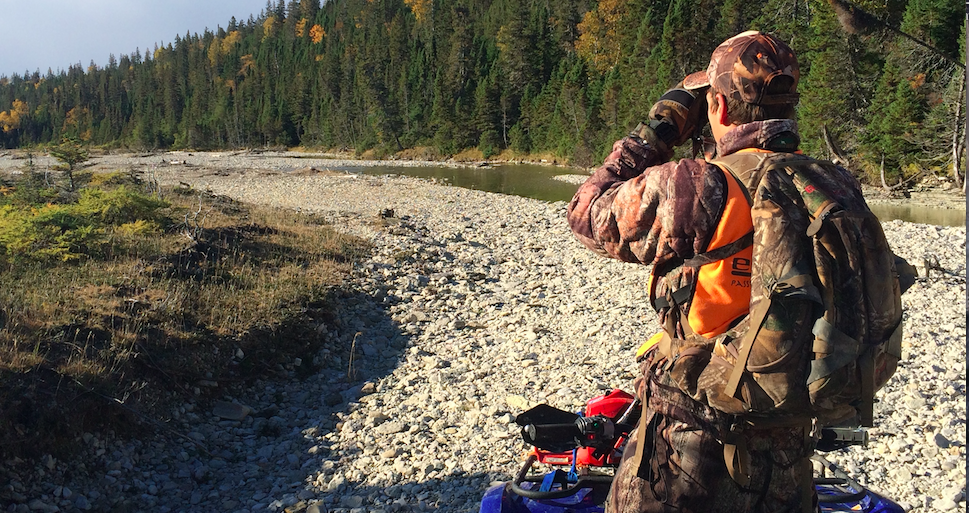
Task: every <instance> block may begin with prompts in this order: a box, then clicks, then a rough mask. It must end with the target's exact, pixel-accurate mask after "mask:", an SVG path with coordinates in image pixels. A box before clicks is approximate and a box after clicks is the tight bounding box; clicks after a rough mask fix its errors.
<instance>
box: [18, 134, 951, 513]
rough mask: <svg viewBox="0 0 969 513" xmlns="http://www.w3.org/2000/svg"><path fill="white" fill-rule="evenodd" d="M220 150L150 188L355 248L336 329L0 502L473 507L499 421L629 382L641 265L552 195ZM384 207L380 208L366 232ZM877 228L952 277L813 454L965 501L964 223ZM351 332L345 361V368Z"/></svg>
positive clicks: (503, 441)
mask: <svg viewBox="0 0 969 513" xmlns="http://www.w3.org/2000/svg"><path fill="white" fill-rule="evenodd" d="M199 155H200V156H198V157H196V156H195V154H193V155H188V154H186V153H178V154H177V158H174V157H173V159H174V160H184V161H186V162H190V161H191V162H193V163H195V162H196V160H195V159H197V160H198V164H197V165H203V164H204V163H205V160H204V159H206V158H209V156H206V155H204V154H199ZM153 158H154V159H155V161H157V160H158V158H159V157H157V156H155V157H153ZM150 162H153V160H152V157H147V158H144V159H132V160H131V161H130V165H131V166H135V167H137V166H144V165H147V164H148V163H150ZM219 162H220V164H219V165H220V169H225V170H227V173H228V176H222V175H226V174H227V173H219V174H215V173H208V174H205V173H195V174H192V175H191V176H189V175H187V174H186V173H187V172H186V170H185V169H184V168H183V167H177V168H175V167H159V168H157V169H156V170H155V171H156V173H157V176H158V179H159V180H160V181H162V182H163V183H170V184H177V183H178V182H179V181H185V182H186V183H192V184H193V186H194V187H195V188H196V189H198V190H206V189H209V190H212V191H213V192H214V193H216V194H223V195H226V196H229V197H233V198H236V199H239V200H242V201H248V202H255V203H263V204H273V205H278V206H282V207H285V208H299V209H301V210H302V211H305V212H314V213H317V214H320V215H322V216H323V217H324V218H326V219H329V220H330V221H331V222H333V223H334V225H335V226H336V227H338V228H339V229H340V230H344V231H346V232H348V233H351V234H354V235H357V236H360V237H364V238H366V239H367V240H369V241H370V242H371V247H372V250H371V251H372V252H371V254H370V255H369V256H368V257H367V258H366V259H364V260H363V261H361V262H358V263H355V264H354V265H353V266H352V269H351V271H350V276H349V277H348V278H347V283H346V284H345V286H344V287H343V290H344V292H343V293H342V295H339V294H338V297H337V301H335V307H334V308H335V309H336V311H335V312H334V314H333V318H334V319H336V321H335V322H333V323H330V324H321V325H320V327H319V328H318V331H319V332H320V333H325V334H326V336H327V340H329V342H328V343H327V344H326V346H325V347H323V348H322V349H321V351H320V353H319V354H318V355H304V356H303V359H302V362H300V363H301V366H300V370H302V369H305V368H306V367H307V365H306V364H307V363H309V362H310V361H313V362H314V368H318V370H317V371H315V372H314V373H313V374H311V375H310V376H308V377H305V376H304V377H302V378H300V377H298V376H297V373H296V371H295V368H296V365H295V364H296V362H295V361H294V362H293V364H292V365H291V366H290V367H289V368H286V367H281V368H280V369H278V370H279V371H280V374H283V375H285V374H286V373H288V375H289V377H288V378H287V377H283V378H272V379H267V380H261V381H258V382H255V383H252V384H250V385H249V386H246V387H239V388H233V387H232V386H230V385H228V384H220V388H219V390H220V391H222V392H224V393H225V394H226V395H225V397H223V399H222V402H220V403H215V404H208V405H206V404H202V403H197V402H196V401H195V400H194V399H192V400H189V401H188V402H186V404H185V407H184V408H183V410H184V411H181V410H180V411H179V415H178V417H177V418H173V420H172V421H171V423H170V425H169V426H168V427H169V428H170V429H171V430H172V431H174V432H177V433H180V434H181V435H183V436H166V435H165V434H164V433H159V434H158V435H157V436H154V437H151V438H146V439H144V440H132V439H122V438H118V437H117V436H115V435H114V434H112V433H85V434H84V435H82V436H81V438H80V440H79V445H81V447H80V448H79V452H80V453H81V454H80V455H79V456H78V459H77V462H68V461H61V460H60V459H58V460H57V461H54V460H53V459H52V458H49V459H38V460H37V461H20V462H0V481H4V479H5V477H6V476H11V477H10V479H9V482H10V485H9V487H8V488H7V489H4V490H0V503H6V501H8V500H9V499H10V498H11V497H15V496H14V495H12V494H20V495H19V497H21V498H22V499H23V500H21V501H17V503H18V504H20V505H22V506H24V507H27V508H28V509H30V508H33V507H34V506H36V507H37V508H38V509H34V510H35V511H41V509H40V508H42V507H53V508H62V509H64V510H71V511H73V510H79V511H83V510H95V511H104V510H112V509H124V507H121V506H119V504H121V503H122V501H126V500H130V501H134V502H131V503H127V504H129V506H127V509H132V510H156V511H289V510H292V511H304V510H305V511H307V512H315V511H328V510H329V511H341V512H344V513H345V512H352V511H433V510H439V511H448V512H451V511H454V512H472V511H477V510H478V505H479V502H480V500H481V496H482V494H483V493H484V491H485V490H486V489H487V488H488V486H489V485H490V484H491V483H492V482H501V481H506V480H508V479H510V478H511V477H512V476H513V475H514V474H515V473H517V471H518V466H519V465H520V461H521V454H522V452H523V450H524V449H525V446H524V444H523V443H522V442H521V440H520V438H519V437H518V435H517V426H516V425H515V424H514V423H513V422H514V419H515V416H516V415H518V414H520V413H521V412H522V411H524V410H526V409H528V408H530V407H531V406H533V405H535V404H538V403H542V402H548V403H549V404H551V405H553V406H556V407H558V408H562V409H566V410H576V409H579V408H581V407H582V406H583V405H584V403H585V402H586V400H588V399H590V398H592V397H594V396H597V395H601V394H602V393H604V392H607V391H609V390H611V389H612V388H624V389H626V390H628V389H629V388H630V387H631V380H632V379H633V377H634V375H635V373H636V365H635V362H634V360H633V354H634V352H635V350H636V348H637V347H638V346H639V345H640V344H641V343H642V341H643V340H644V339H645V338H647V337H649V336H650V335H652V334H653V333H655V331H656V330H657V329H658V328H657V326H656V324H655V321H654V315H655V314H654V313H653V312H652V309H651V308H650V307H649V305H648V301H647V300H646V289H645V287H644V284H645V283H646V280H647V278H648V274H649V268H647V267H644V266H636V265H630V264H623V263H621V262H617V261H613V260H608V259H605V258H602V257H600V256H598V255H596V254H594V253H593V252H591V251H589V250H587V249H585V248H584V247H582V246H581V245H580V244H579V243H578V242H577V241H576V239H575V238H574V237H573V236H572V234H571V232H570V231H569V228H568V226H567V225H566V223H565V219H564V215H565V203H562V202H558V203H545V202H541V201H536V200H530V199H525V198H518V197H512V196H502V195H497V194H489V193H484V192H479V191H471V190H464V189H457V188H452V187H447V186H442V185H438V184H434V183H431V182H428V181H422V180H418V179H413V178H405V177H392V176H385V177H369V176H360V177H356V178H348V176H349V175H341V176H325V175H307V174H300V175H299V176H296V175H293V176H289V175H280V174H278V173H276V174H275V176H269V175H268V174H267V173H264V172H262V171H259V170H256V169H253V168H252V166H253V160H252V159H251V158H248V159H247V160H242V157H234V156H225V157H224V158H223V159H221V160H219ZM259 162H260V164H259V165H260V166H267V168H264V169H272V170H275V171H279V170H287V168H286V166H295V167H293V168H294V169H295V168H296V167H305V166H306V165H312V166H314V167H316V168H318V169H325V168H326V167H327V166H326V165H324V164H319V163H316V162H313V163H306V162H298V163H294V162H289V161H283V160H282V159H277V158H276V157H273V156H268V155H267V156H266V158H265V159H260V161H259ZM287 162H288V163H287ZM223 164H224V165H223ZM273 166H275V167H273ZM118 168H126V166H119V167H118ZM387 209H390V210H393V213H394V216H395V217H394V218H390V219H385V221H386V222H383V223H374V219H376V218H377V215H378V214H379V213H380V211H382V210H387ZM884 226H885V230H886V233H887V235H888V238H889V242H890V243H891V244H892V247H893V249H895V251H896V252H897V253H898V254H900V255H901V256H903V257H905V258H906V259H908V260H909V261H910V262H913V263H916V264H919V265H920V264H921V262H922V261H923V260H924V259H926V258H929V257H932V258H937V259H938V261H939V263H940V265H941V266H942V267H943V268H945V269H947V270H948V271H951V273H950V274H949V275H945V276H942V275H939V274H938V273H936V274H934V275H933V276H932V278H931V279H925V278H922V279H920V280H919V281H918V282H917V283H916V284H915V285H914V286H913V287H912V290H910V291H909V292H908V293H906V294H905V296H903V299H902V301H903V306H904V307H905V309H906V316H905V339H904V340H905V353H906V356H905V358H904V360H903V361H902V362H901V363H900V365H899V369H898V371H897V372H896V374H895V376H894V377H893V378H892V379H891V380H890V381H889V382H888V384H887V385H886V386H885V387H884V389H883V390H881V391H880V392H879V394H878V399H879V402H878V404H876V407H875V416H876V420H875V424H876V426H877V427H876V428H875V429H873V430H872V432H871V439H872V443H871V445H870V447H869V448H860V447H852V448H848V449H844V450H841V451H836V452H834V453H830V454H829V455H827V457H828V458H829V459H830V460H831V461H833V462H835V463H836V464H838V465H839V466H841V467H842V468H845V469H848V470H849V471H850V472H851V473H852V475H854V476H856V477H858V478H859V479H861V480H863V481H865V482H866V483H867V484H868V485H869V486H871V487H872V488H873V489H875V490H879V491H885V492H888V494H889V495H890V496H891V497H892V498H893V499H894V500H896V501H897V502H899V503H905V504H907V505H909V506H910V507H909V509H912V508H915V509H916V511H920V509H919V508H923V509H922V510H925V511H930V510H953V509H962V510H964V509H965V493H964V490H965V469H966V459H965V446H966V434H965V425H966V396H965V393H966V382H965V375H966V369H965V365H964V362H965V361H966V354H965V343H964V342H965V339H966V315H965V312H966V308H965V297H966V289H965V274H966V270H965V269H966V261H965V249H966V248H965V242H966V232H965V228H962V227H960V228H945V227H935V226H928V225H918V224H912V223H904V222H901V221H891V222H887V223H884ZM358 333H359V335H357V334H358ZM355 339H356V342H357V345H356V351H357V352H356V353H355V354H354V355H353V362H354V367H355V370H356V371H357V372H358V373H359V374H358V375H357V376H351V378H352V379H351V380H350V381H348V379H347V377H348V376H347V365H348V362H350V360H351V354H350V351H349V349H350V347H351V345H352V344H353V342H354V340H355ZM233 351H234V352H235V354H236V357H237V358H243V357H247V358H248V357H251V355H249V356H246V355H244V354H242V353H239V352H238V351H235V350H233ZM240 355H241V356H240ZM936 369H938V370H936ZM185 437H188V439H186V438H185ZM933 451H934V452H933ZM79 462H83V465H80V464H79ZM930 462H931V463H934V465H930ZM112 465H116V468H112ZM40 471H42V472H43V474H41V473H39V472H40ZM108 472H111V473H110V474H109V473H108ZM99 473H100V474H99ZM933 473H934V474H933ZM109 478H110V479H109ZM15 483H16V484H15ZM56 487H61V489H60V494H59V496H58V495H57V494H53V490H55V488H56ZM45 494H46V495H45ZM51 495H54V496H55V499H57V500H56V501H51V500H50V497H51ZM45 497H46V499H45ZM57 497H59V499H58V498H57ZM314 501H317V502H314ZM51 502H57V505H54V504H52V503H51ZM310 502H313V504H308V503H310ZM943 506H944V507H946V508H948V509H943ZM45 510H46V509H45Z"/></svg>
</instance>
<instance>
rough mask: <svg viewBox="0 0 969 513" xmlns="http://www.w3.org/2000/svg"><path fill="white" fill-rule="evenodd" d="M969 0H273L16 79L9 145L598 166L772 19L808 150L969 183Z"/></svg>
mask: <svg viewBox="0 0 969 513" xmlns="http://www.w3.org/2000/svg"><path fill="white" fill-rule="evenodd" d="M962 7H963V6H962V3H961V2H960V1H958V0H856V3H847V2H845V1H844V0H834V2H828V1H824V0H599V1H595V0H556V1H549V0H328V1H324V2H322V3H321V2H320V1H319V0H289V2H286V1H285V0H278V2H277V3H273V2H272V1H270V2H269V3H268V4H267V5H266V7H265V9H264V10H263V11H262V12H261V13H259V14H258V16H256V15H253V16H251V17H250V18H249V19H248V20H244V21H239V20H236V19H232V20H229V21H228V22H227V25H226V26H225V27H217V28H215V29H214V30H206V31H205V32H204V33H203V34H189V33H187V34H185V35H184V36H177V37H175V38H174V41H172V42H171V43H167V44H164V45H162V46H157V47H156V48H153V49H149V50H142V49H133V50H134V51H133V52H132V53H131V54H130V55H121V56H118V57H115V56H112V57H111V58H110V60H109V62H108V63H107V64H106V65H104V66H103V67H102V66H99V65H96V64H95V63H93V62H92V63H91V64H90V65H89V66H87V67H83V66H81V65H80V64H78V65H75V66H71V67H70V68H69V69H67V70H66V71H65V70H61V71H58V72H56V73H54V72H52V71H50V70H48V71H47V72H46V73H41V72H40V71H35V72H27V73H25V74H24V75H22V76H21V75H13V76H10V77H5V76H4V77H0V129H2V130H0V147H3V148H18V147H42V146H44V145H48V144H56V143H59V142H61V141H63V140H65V139H70V140H78V141H82V142H83V143H85V144H89V145H92V146H99V147H104V148H130V149H137V150H155V149H194V150H206V149H226V148H254V147H294V146H304V147H315V148H324V149H342V150H354V151H356V152H358V153H360V152H363V151H371V153H373V154H377V155H378V156H379V155H390V154H393V153H395V152H398V151H400V150H403V149H406V148H417V147H430V148H433V149H434V150H435V151H436V152H437V153H438V154H440V155H452V154H455V153H457V152H461V151H463V150H468V149H475V150H478V151H480V152H481V153H482V154H483V156H484V157H490V156H494V155H497V154H500V153H502V152H504V151H506V150H511V151H513V152H514V153H515V154H547V155H554V156H555V157H556V158H560V159H563V160H567V161H569V162H571V163H573V164H576V165H586V166H588V165H594V164H595V163H597V162H599V161H601V159H602V158H603V156H604V155H605V153H606V152H607V151H608V150H609V148H610V146H611V143H612V141H614V140H615V139H617V138H619V137H621V136H623V135H624V134H626V133H627V132H628V131H629V130H630V128H632V127H633V126H635V125H636V124H637V122H638V121H640V120H641V119H643V118H644V117H645V115H646V113H647V111H648V110H649V108H650V106H651V105H652V102H653V101H654V100H655V99H656V98H658V97H659V95H660V94H662V93H663V92H664V91H665V90H666V89H668V88H669V87H671V86H673V85H674V84H675V83H676V82H677V81H679V80H680V79H682V77H684V76H685V75H686V74H687V73H690V72H693V71H697V70H700V69H704V68H705V67H706V65H707V63H708V61H709V57H710V53H711V52H712V50H713V49H714V48H715V47H716V45H717V44H718V43H719V42H721V41H722V40H724V39H726V38H727V37H729V36H731V35H734V34H736V33H738V32H741V31H743V30H747V29H759V30H763V31H765V32H770V33H773V34H775V35H777V36H779V37H781V38H782V39H784V40H786V41H788V42H789V43H790V44H791V46H792V47H793V48H794V49H795V51H796V52H797V53H798V56H799V59H800V65H801V85H800V91H801V101H800V104H799V106H798V121H799V124H800V127H801V135H802V139H803V143H802V147H803V149H805V151H807V152H809V153H811V154H814V155H816V156H819V157H821V156H823V157H828V158H830V157H831V156H832V152H835V153H841V154H842V155H843V156H846V158H847V159H849V161H850V163H851V165H852V167H853V169H855V170H856V172H857V173H858V174H859V175H864V174H866V173H868V174H869V176H871V177H874V176H877V172H878V170H879V169H884V170H885V171H886V174H887V175H888V178H889V180H890V181H894V182H899V181H902V180H906V179H909V178H910V177H913V176H917V175H921V174H924V173H926V172H929V173H935V174H936V175H948V176H952V177H953V178H954V179H955V180H956V182H957V183H959V181H960V179H961V178H960V176H959V172H960V169H961V167H960V163H961V159H962V158H963V157H962V155H963V154H964V152H965V148H964V144H963V142H964V141H965V110H966V109H965V105H964V104H965V102H964V98H965V82H964V76H965V75H964V69H963V68H962V67H961V63H962V62H964V61H965V45H964V44H963V42H964V41H965V28H964V24H963V21H964V18H963V9H962ZM852 14H854V16H852ZM889 27H890V28H889ZM902 33H904V34H902ZM903 36H904V37H903ZM914 40H918V41H914ZM928 47H933V48H934V49H929V48H928ZM960 185H961V184H960Z"/></svg>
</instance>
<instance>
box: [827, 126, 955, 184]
mask: <svg viewBox="0 0 969 513" xmlns="http://www.w3.org/2000/svg"><path fill="white" fill-rule="evenodd" d="M956 117H959V116H958V114H956ZM821 134H822V135H823V136H824V144H826V145H827V146H828V153H830V154H831V155H834V159H833V160H834V163H835V164H838V165H839V166H844V167H851V166H850V163H849V162H848V157H847V156H845V153H844V150H842V149H841V147H840V146H838V142H837V141H835V140H834V137H832V136H831V132H829V131H828V125H826V124H825V125H821ZM884 167H885V166H884V164H882V168H884ZM884 181H885V178H884V174H883V175H882V182H884Z"/></svg>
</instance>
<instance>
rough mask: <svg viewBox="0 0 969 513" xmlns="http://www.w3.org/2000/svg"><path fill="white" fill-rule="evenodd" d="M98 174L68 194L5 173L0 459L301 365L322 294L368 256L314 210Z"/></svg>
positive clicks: (321, 312)
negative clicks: (293, 363) (296, 363)
mask: <svg viewBox="0 0 969 513" xmlns="http://www.w3.org/2000/svg"><path fill="white" fill-rule="evenodd" d="M95 177H96V179H94V180H91V181H90V184H93V185H88V186H87V187H86V188H82V189H79V190H77V191H76V192H74V193H71V194H63V193H62V192H61V191H59V190H58V189H57V187H56V185H55V186H49V185H47V183H46V181H45V180H41V179H39V177H38V176H36V175H33V174H31V173H25V174H24V175H20V176H15V177H5V178H3V179H2V181H3V183H2V188H0V274H2V279H3V283H4V286H3V287H2V289H0V455H15V454H24V453H29V452H30V451H31V450H33V449H41V450H43V451H45V452H50V451H52V450H57V444H58V443H59V442H60V441H63V440H71V439H73V438H74V437H75V436H76V435H77V434H79V433H81V432H83V431H86V430H91V429H94V428H95V427H99V426H100V427H105V424H107V425H109V426H111V427H112V428H114V429H118V428H119V426H120V423H119V422H117V421H119V420H124V421H128V420H131V419H130V416H131V412H140V414H141V415H143V416H144V417H147V418H151V419H164V418H166V413H167V411H169V408H170V407H171V406H172V405H180V404H182V403H184V401H185V399H186V398H187V397H190V396H194V395H198V394H200V393H205V391H206V390H213V388H212V387H211V385H212V384H213V383H217V384H225V383H229V382H235V381H240V380H245V379H248V378H250V377H253V376H264V375H266V374H267V373H273V372H275V371H276V369H278V368H279V366H280V365H281V364H285V363H287V362H289V361H291V360H292V359H293V358H295V357H300V358H301V359H302V361H303V362H304V363H303V365H302V366H301V367H300V369H302V370H304V371H307V372H310V371H312V365H311V364H310V362H312V361H313V360H314V358H313V357H314V355H315V354H316V349H317V348H318V347H319V345H320V344H321V343H322V342H323V341H322V340H320V335H319V332H320V330H318V328H319V327H320V325H321V324H327V323H329V322H330V321H332V320H333V319H332V318H331V315H332V314H331V313H330V308H329V306H328V305H329V304H330V297H331V294H332V293H333V292H334V291H335V290H336V289H337V287H338V286H339V285H340V283H341V281H342V280H343V279H344V277H345V276H346V274H347V271H348V267H349V265H350V262H352V261H353V260H354V259H357V258H359V257H360V256H361V255H363V254H364V253H365V252H366V251H367V248H366V247H365V245H364V244H363V242H362V241H360V240H359V239H354V238H351V237H349V236H346V235H342V234H339V233H337V232H335V231H334V230H332V229H330V228H329V227H328V226H326V225H325V224H324V222H323V221H322V220H321V219H319V218H316V217H313V216H311V215H307V214H299V213H295V212H291V211H282V210H273V209H267V208H257V207H253V206H249V205H245V204H241V203H238V202H235V201H232V200H230V199H227V198H224V197H216V196H212V195H208V194H204V193H200V192H199V191H196V190H193V189H186V188H179V189H173V190H161V191H159V190H158V189H157V188H156V187H155V186H151V184H147V183H144V182H142V181H141V180H140V179H138V177H136V176H131V175H122V174H117V175H110V176H99V175H95ZM205 385H210V386H209V387H206V386H205ZM214 390H218V388H215V389H214Z"/></svg>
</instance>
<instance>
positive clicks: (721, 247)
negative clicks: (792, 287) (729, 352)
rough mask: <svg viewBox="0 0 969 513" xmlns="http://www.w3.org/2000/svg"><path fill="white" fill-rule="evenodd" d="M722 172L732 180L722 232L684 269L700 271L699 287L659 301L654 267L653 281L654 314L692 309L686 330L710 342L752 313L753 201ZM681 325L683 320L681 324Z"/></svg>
mask: <svg viewBox="0 0 969 513" xmlns="http://www.w3.org/2000/svg"><path fill="white" fill-rule="evenodd" d="M718 168H719V166H718ZM720 172H721V173H724V176H725V177H726V179H727V200H726V204H725V205H724V208H723V212H722V213H721V214H720V219H719V221H718V224H717V228H716V230H715V231H714V233H713V237H712V238H711V239H710V242H709V244H707V250H706V251H704V252H703V253H700V254H698V255H696V256H694V257H693V258H690V259H688V260H686V261H685V262H684V263H683V264H682V265H683V266H690V267H697V268H698V271H697V279H696V282H695V283H691V284H689V285H687V286H685V287H683V288H681V289H678V290H674V291H671V292H670V293H668V294H667V297H666V298H662V297H654V296H655V290H654V287H653V286H654V284H655V282H656V278H657V277H656V275H655V272H656V268H655V267H654V268H653V273H651V274H650V279H649V281H650V284H649V290H650V300H651V301H652V303H653V306H654V308H656V309H657V310H660V309H662V308H664V307H676V305H683V304H686V303H689V310H687V315H686V321H687V322H688V323H689V326H688V327H687V326H684V331H687V332H689V330H692V331H693V332H694V333H696V334H698V335H701V336H703V337H706V338H712V337H715V336H717V335H720V334H721V333H724V332H726V331H727V330H728V329H730V327H731V326H733V324H734V323H736V322H737V320H738V319H740V318H742V317H743V316H745V315H747V312H748V311H749V308H750V272H751V264H752V261H751V259H752V253H753V232H754V228H753V222H752V221H751V218H750V200H749V198H748V194H747V189H746V187H745V186H744V185H743V184H742V183H741V182H740V180H739V179H737V177H736V176H734V175H733V174H732V173H730V172H726V171H724V170H723V169H720ZM682 320H683V319H682V317H681V324H683V323H682ZM670 335H671V336H672V334H670ZM651 340H652V339H651Z"/></svg>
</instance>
